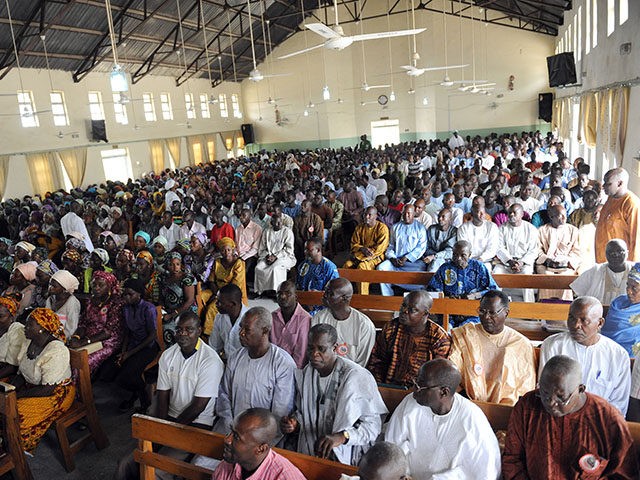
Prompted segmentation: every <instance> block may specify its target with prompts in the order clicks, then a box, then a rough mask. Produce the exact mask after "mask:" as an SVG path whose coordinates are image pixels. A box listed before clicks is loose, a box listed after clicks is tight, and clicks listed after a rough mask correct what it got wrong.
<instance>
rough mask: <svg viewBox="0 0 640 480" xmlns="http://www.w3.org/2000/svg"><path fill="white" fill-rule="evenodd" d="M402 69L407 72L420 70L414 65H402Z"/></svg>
mask: <svg viewBox="0 0 640 480" xmlns="http://www.w3.org/2000/svg"><path fill="white" fill-rule="evenodd" d="M400 68H404V69H405V70H409V71H411V70H418V69H417V68H416V67H414V66H413V65H400Z"/></svg>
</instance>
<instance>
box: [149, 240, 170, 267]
mask: <svg viewBox="0 0 640 480" xmlns="http://www.w3.org/2000/svg"><path fill="white" fill-rule="evenodd" d="M151 247H152V248H151V254H152V255H153V260H154V261H155V264H156V270H157V271H158V272H161V273H164V271H165V265H166V262H167V250H168V248H169V242H168V241H167V239H166V237H164V236H163V235H158V236H157V237H156V238H154V239H153V242H151Z"/></svg>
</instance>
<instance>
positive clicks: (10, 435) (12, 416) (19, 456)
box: [0, 382, 33, 480]
mask: <svg viewBox="0 0 640 480" xmlns="http://www.w3.org/2000/svg"><path fill="white" fill-rule="evenodd" d="M0 418H1V424H2V426H3V427H2V440H3V445H2V452H1V453H0V476H4V475H5V474H6V473H8V472H11V474H12V476H13V478H14V479H15V480H33V475H32V474H31V470H30V469H29V464H28V463H27V459H26V458H25V455H24V452H23V451H22V440H21V438H20V418H19V417H18V403H17V399H16V387H14V386H13V385H10V384H8V383H4V382H0Z"/></svg>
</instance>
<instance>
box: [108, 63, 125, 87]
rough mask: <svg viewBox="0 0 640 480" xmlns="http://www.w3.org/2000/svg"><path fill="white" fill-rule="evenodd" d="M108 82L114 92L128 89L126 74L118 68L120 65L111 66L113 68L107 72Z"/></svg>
mask: <svg viewBox="0 0 640 480" xmlns="http://www.w3.org/2000/svg"><path fill="white" fill-rule="evenodd" d="M109 82H111V91H112V92H114V93H118V92H127V91H129V83H128V82H127V74H126V73H125V72H124V71H123V70H122V68H120V65H114V66H113V70H112V71H111V73H110V74H109Z"/></svg>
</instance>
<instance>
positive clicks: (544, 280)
mask: <svg viewBox="0 0 640 480" xmlns="http://www.w3.org/2000/svg"><path fill="white" fill-rule="evenodd" d="M338 273H339V274H340V276H341V277H344V278H346V279H347V280H350V281H352V282H356V283H357V282H369V283H393V284H395V285H405V284H408V285H426V284H427V283H429V280H431V277H433V273H429V272H383V271H380V270H358V269H356V268H339V269H338ZM492 276H493V278H494V280H495V281H496V283H497V284H498V286H499V287H500V288H550V289H557V290H566V289H568V288H570V287H569V285H570V284H571V282H573V281H574V280H575V279H576V278H577V275H542V274H531V275H525V274H522V275H520V274H513V273H496V274H492Z"/></svg>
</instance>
